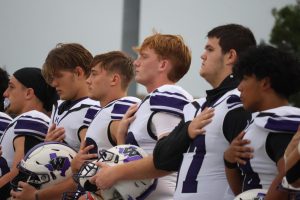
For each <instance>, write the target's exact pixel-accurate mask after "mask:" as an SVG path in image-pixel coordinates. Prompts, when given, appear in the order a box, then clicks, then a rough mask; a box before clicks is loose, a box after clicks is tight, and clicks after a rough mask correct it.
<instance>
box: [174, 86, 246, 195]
mask: <svg viewBox="0 0 300 200" xmlns="http://www.w3.org/2000/svg"><path fill="white" fill-rule="evenodd" d="M239 95H240V93H239V91H238V90H237V89H234V90H231V91H228V92H227V93H225V94H224V95H223V96H222V97H221V98H220V99H218V100H217V102H215V103H214V105H213V106H212V107H214V109H215V110H214V116H213V119H212V122H211V123H209V124H208V125H207V126H206V127H205V130H206V132H205V135H199V136H198V137H196V138H195V139H194V140H193V142H192V143H191V144H190V147H189V149H188V152H187V153H185V154H184V158H183V161H182V165H181V167H180V171H179V175H178V181H177V186H176V191H175V195H174V199H183V200H191V199H209V200H222V199H226V198H227V199H230V198H231V199H233V196H231V195H228V197H227V196H226V195H225V194H226V193H227V189H228V187H229V185H228V182H227V179H226V174H225V166H224V162H223V152H224V151H225V150H226V149H227V147H228V146H229V142H228V141H227V139H226V138H225V136H224V133H223V129H222V127H223V121H224V118H225V116H226V114H227V113H228V112H229V111H230V110H232V109H236V108H238V107H242V106H243V105H242V103H241V101H240V98H239ZM197 102H198V104H199V105H200V107H201V106H202V105H203V104H204V102H205V99H204V98H201V99H199V100H198V101H197ZM195 111H197V109H195V107H194V106H193V105H192V104H188V105H187V106H186V107H185V109H184V118H185V121H189V120H192V119H193V118H194V117H195V116H196V115H197V114H198V113H200V112H201V109H199V110H198V111H197V113H195ZM212 188H214V190H212ZM225 196H226V198H225ZM229 196H230V197H229Z"/></svg>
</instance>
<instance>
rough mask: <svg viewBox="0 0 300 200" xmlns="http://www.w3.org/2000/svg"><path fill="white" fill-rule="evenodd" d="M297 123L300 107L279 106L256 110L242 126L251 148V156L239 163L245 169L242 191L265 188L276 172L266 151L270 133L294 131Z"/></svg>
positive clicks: (299, 116) (299, 119)
mask: <svg viewBox="0 0 300 200" xmlns="http://www.w3.org/2000/svg"><path fill="white" fill-rule="evenodd" d="M299 124H300V109H299V108H295V107H291V106H282V107H278V108H274V109H270V110H265V111H263V112H260V113H256V117H255V118H254V120H253V121H252V123H251V124H250V125H249V127H248V128H247V129H246V130H245V131H246V134H245V135H244V139H248V140H250V141H251V143H250V144H249V146H251V147H252V148H253V149H254V152H253V158H252V159H250V161H248V162H247V164H246V165H244V166H242V165H241V169H242V171H243V173H245V175H246V176H245V178H244V182H243V186H244V188H243V191H245V190H249V189H254V188H263V189H268V188H269V187H270V185H271V183H272V181H273V180H274V178H275V177H276V176H277V174H278V170H277V166H276V163H275V162H274V161H273V160H272V159H271V158H270V157H269V155H268V153H267V151H266V141H267V137H268V135H269V133H271V132H272V134H276V133H286V134H289V133H290V134H291V135H293V134H295V132H296V131H297V129H298V126H299Z"/></svg>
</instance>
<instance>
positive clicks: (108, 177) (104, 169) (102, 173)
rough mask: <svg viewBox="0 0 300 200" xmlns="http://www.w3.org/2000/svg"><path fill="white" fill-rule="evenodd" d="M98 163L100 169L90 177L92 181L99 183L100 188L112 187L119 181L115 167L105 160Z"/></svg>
mask: <svg viewBox="0 0 300 200" xmlns="http://www.w3.org/2000/svg"><path fill="white" fill-rule="evenodd" d="M96 164H97V166H98V167H100V169H99V171H98V172H97V174H96V175H95V176H93V177H92V178H91V179H90V182H91V183H92V184H95V185H97V188H98V189H101V190H107V189H110V188H111V187H112V186H113V185H114V184H115V183H116V182H117V181H118V177H117V174H118V173H117V171H116V170H115V167H111V166H109V165H107V164H105V163H103V162H97V163H96Z"/></svg>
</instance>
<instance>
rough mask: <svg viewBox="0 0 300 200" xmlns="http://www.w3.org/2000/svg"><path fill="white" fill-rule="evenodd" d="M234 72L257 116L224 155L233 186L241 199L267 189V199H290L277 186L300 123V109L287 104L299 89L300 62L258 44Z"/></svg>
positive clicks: (244, 99) (246, 104) (245, 102)
mask: <svg viewBox="0 0 300 200" xmlns="http://www.w3.org/2000/svg"><path fill="white" fill-rule="evenodd" d="M234 71H235V73H236V74H237V76H238V77H239V78H240V79H241V82H240V84H239V86H238V89H239V91H240V92H241V100H242V102H243V105H244V108H245V109H246V110H248V111H251V112H253V113H254V114H253V120H252V121H251V123H250V124H249V126H248V127H247V128H246V129H245V130H244V131H243V132H242V133H240V135H239V136H238V137H236V138H235V139H234V140H233V142H232V143H231V145H230V147H229V148H228V149H227V150H226V151H225V153H224V160H225V166H226V175H227V178H228V181H229V183H230V187H231V188H232V191H233V192H234V193H235V194H236V195H237V194H239V193H240V192H243V191H247V190H250V189H257V188H263V189H268V192H267V194H266V196H265V199H272V200H277V199H278V200H279V199H280V200H283V199H289V198H288V193H286V192H284V191H281V190H278V189H277V188H278V186H279V184H280V183H281V181H282V178H283V176H284V175H285V170H284V169H285V167H284V159H283V155H284V151H285V149H286V147H287V146H288V144H289V142H290V140H291V138H292V137H293V135H294V134H295V133H296V132H297V129H298V126H299V124H300V109H299V108H295V107H293V106H291V105H290V104H289V101H288V98H289V97H290V96H291V95H292V94H294V93H296V92H298V91H299V90H300V88H299V84H300V63H299V61H298V60H297V59H296V58H294V57H293V56H291V55H290V54H288V53H285V52H283V51H280V50H278V49H276V48H274V47H271V46H258V47H255V48H251V49H249V51H247V52H246V53H245V55H243V56H242V57H241V58H240V60H239V62H238V63H237V64H236V65H235V67H234ZM237 163H238V164H237ZM240 171H241V172H242V173H240Z"/></svg>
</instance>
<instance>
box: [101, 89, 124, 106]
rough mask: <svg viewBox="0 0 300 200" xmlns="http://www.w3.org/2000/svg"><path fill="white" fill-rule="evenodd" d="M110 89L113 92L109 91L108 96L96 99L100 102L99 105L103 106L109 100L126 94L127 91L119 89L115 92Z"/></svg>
mask: <svg viewBox="0 0 300 200" xmlns="http://www.w3.org/2000/svg"><path fill="white" fill-rule="evenodd" d="M112 91H114V92H111V93H110V94H111V95H110V96H107V97H106V98H101V99H98V101H99V102H100V104H101V107H105V106H106V105H107V104H109V103H110V102H112V101H114V100H117V99H120V98H122V97H125V96H126V95H127V91H119V92H115V90H112Z"/></svg>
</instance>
